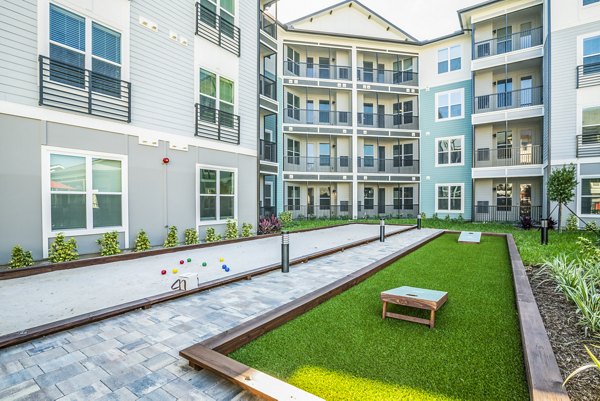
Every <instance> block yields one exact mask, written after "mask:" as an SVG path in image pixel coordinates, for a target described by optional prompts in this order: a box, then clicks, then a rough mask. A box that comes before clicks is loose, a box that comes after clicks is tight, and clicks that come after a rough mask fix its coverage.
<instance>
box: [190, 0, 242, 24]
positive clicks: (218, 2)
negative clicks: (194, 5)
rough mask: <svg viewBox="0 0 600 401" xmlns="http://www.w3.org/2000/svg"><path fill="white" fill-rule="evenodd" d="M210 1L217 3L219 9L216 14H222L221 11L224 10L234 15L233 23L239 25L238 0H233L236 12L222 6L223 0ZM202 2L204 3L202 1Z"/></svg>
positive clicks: (216, 6)
mask: <svg viewBox="0 0 600 401" xmlns="http://www.w3.org/2000/svg"><path fill="white" fill-rule="evenodd" d="M208 1H209V2H210V3H213V4H214V5H215V8H216V10H217V12H216V13H215V14H217V15H218V16H219V17H220V16H221V11H223V12H224V13H226V14H229V15H231V16H232V17H233V23H234V25H236V26H237V24H238V20H237V15H238V0H233V12H234V14H231V13H230V12H229V11H227V10H225V9H224V8H223V7H221V0H208ZM198 2H199V3H200V0H198ZM200 4H202V3H200Z"/></svg>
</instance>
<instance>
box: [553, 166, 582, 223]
mask: <svg viewBox="0 0 600 401" xmlns="http://www.w3.org/2000/svg"><path fill="white" fill-rule="evenodd" d="M576 186H577V172H576V170H575V166H574V165H573V164H570V165H569V166H562V167H561V168H557V169H556V170H554V171H552V173H550V177H548V199H550V200H551V201H552V202H557V203H558V230H559V231H562V207H563V205H566V204H567V203H569V202H571V201H572V200H573V198H574V197H575V187H576Z"/></svg>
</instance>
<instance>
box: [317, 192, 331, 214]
mask: <svg viewBox="0 0 600 401" xmlns="http://www.w3.org/2000/svg"><path fill="white" fill-rule="evenodd" d="M319 209H320V210H329V209H331V191H330V188H329V187H321V188H319Z"/></svg>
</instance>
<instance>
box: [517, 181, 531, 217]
mask: <svg viewBox="0 0 600 401" xmlns="http://www.w3.org/2000/svg"><path fill="white" fill-rule="evenodd" d="M519 214H520V215H521V217H523V216H528V217H531V184H521V185H520V191H519Z"/></svg>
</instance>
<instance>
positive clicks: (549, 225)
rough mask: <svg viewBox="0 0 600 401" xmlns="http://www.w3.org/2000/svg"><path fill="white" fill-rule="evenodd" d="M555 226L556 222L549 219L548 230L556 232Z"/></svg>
mask: <svg viewBox="0 0 600 401" xmlns="http://www.w3.org/2000/svg"><path fill="white" fill-rule="evenodd" d="M555 226H556V220H554V219H553V218H552V217H548V230H554V227H555Z"/></svg>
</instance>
